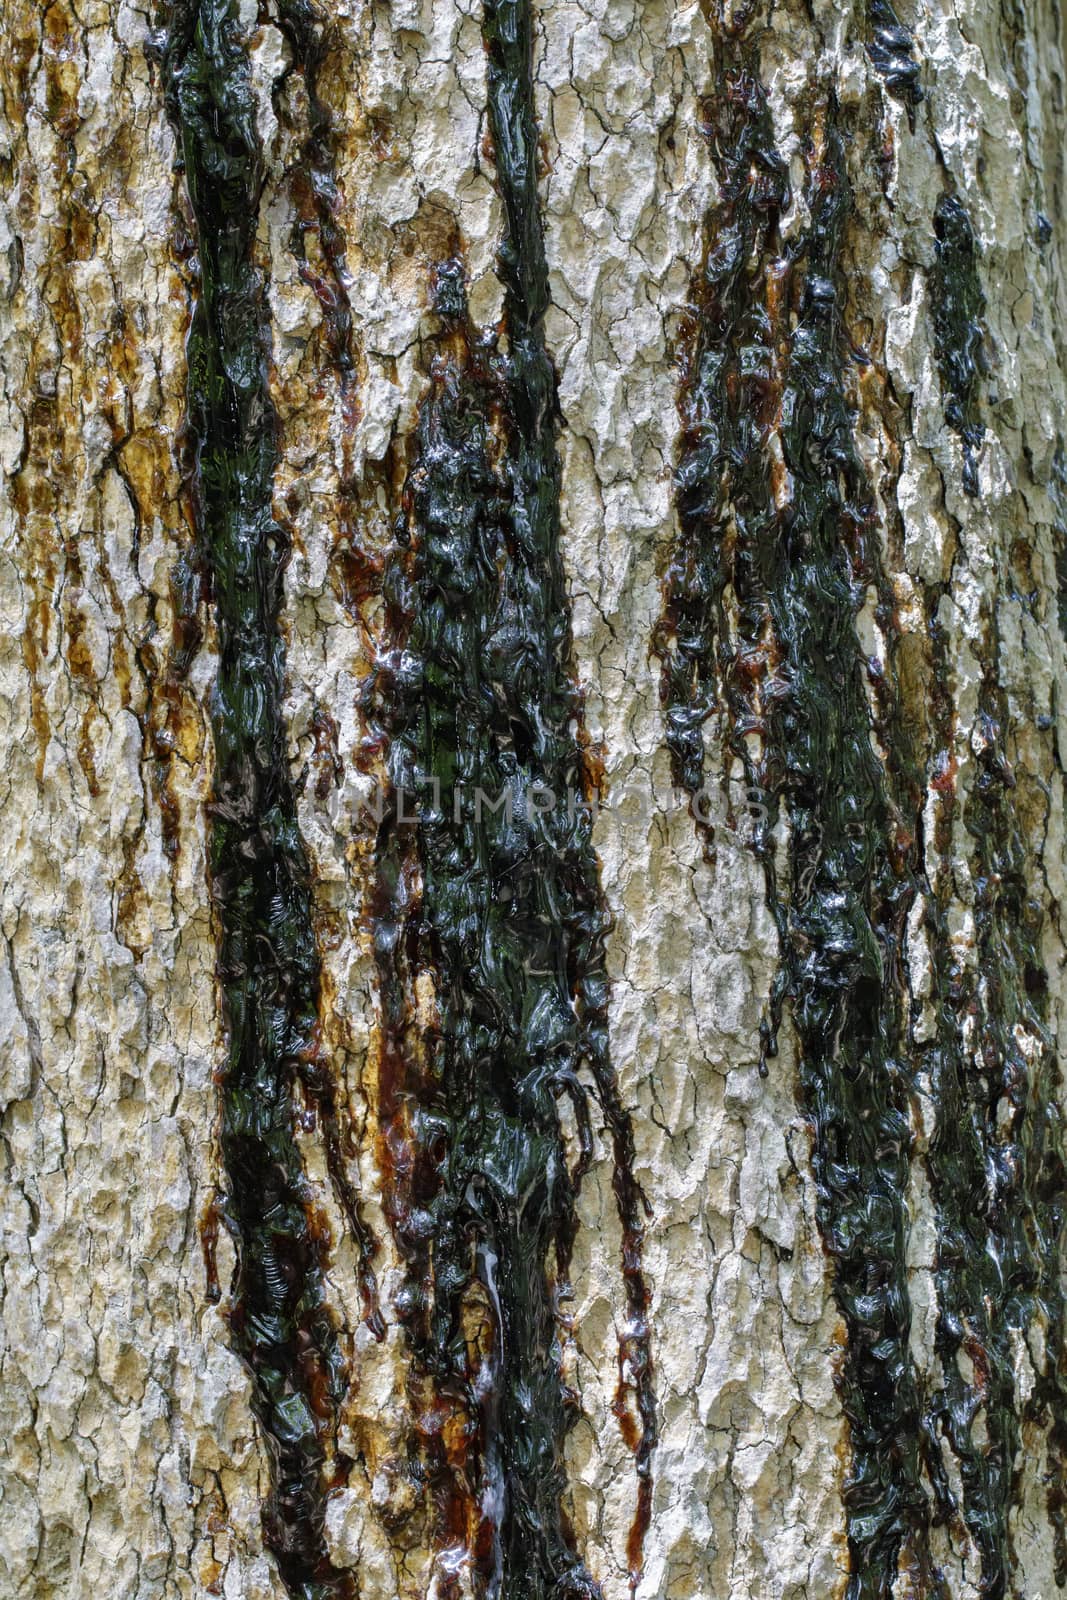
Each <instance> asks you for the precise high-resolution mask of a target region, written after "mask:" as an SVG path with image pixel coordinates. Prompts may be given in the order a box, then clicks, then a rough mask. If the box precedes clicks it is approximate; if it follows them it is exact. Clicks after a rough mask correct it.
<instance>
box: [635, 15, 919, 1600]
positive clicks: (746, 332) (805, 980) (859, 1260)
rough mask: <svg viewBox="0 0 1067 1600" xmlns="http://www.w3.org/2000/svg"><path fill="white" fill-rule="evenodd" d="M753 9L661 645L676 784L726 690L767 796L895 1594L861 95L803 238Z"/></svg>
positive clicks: (824, 1218)
mask: <svg viewBox="0 0 1067 1600" xmlns="http://www.w3.org/2000/svg"><path fill="white" fill-rule="evenodd" d="M745 20H746V21H747V19H745ZM744 25H745V24H744V22H742V23H741V24H740V26H737V27H731V26H728V25H726V24H725V23H724V22H723V21H722V20H721V19H720V20H718V21H717V22H716V23H715V30H716V35H717V48H718V51H719V63H718V65H719V71H718V80H717V87H718V89H719V94H718V98H717V102H716V105H715V107H713V108H712V116H713V121H712V126H711V127H710V128H709V130H708V131H709V133H711V135H712V138H713V141H714V149H715V152H716V160H717V170H718V176H719V183H720V199H719V202H718V204H717V206H716V208H715V209H714V210H713V212H712V213H711V215H710V217H709V220H708V226H707V232H706V247H705V258H704V261H703V263H702V268H701V271H700V273H699V275H698V277H697V280H696V282H695V284H694V291H693V299H694V308H695V309H694V316H693V321H692V325H691V327H690V329H689V332H688V337H687V346H688V349H687V363H688V364H687V372H686V377H685V381H684V383H683V388H682V393H681V407H680V408H681V415H682V423H683V434H682V444H681V450H680V456H679V462H678V472H677V497H678V498H677V505H678V517H679V529H680V536H679V540H678V545H677V547H676V549H675V551H674V553H673V555H672V558H671V563H670V567H669V570H668V574H667V578H666V583H665V605H664V615H663V618H662V621H661V623H660V625H659V629H658V633H657V648H658V650H659V653H660V655H661V659H662V661H663V677H662V690H663V699H664V706H665V716H666V724H667V743H668V746H669V748H670V750H671V754H672V758H673V765H674V769H675V777H676V780H680V781H681V782H682V783H683V784H684V785H685V787H686V788H687V789H688V790H689V791H690V792H693V793H695V792H696V790H697V789H698V788H699V786H700V784H701V783H702V782H703V774H704V769H705V756H704V725H705V723H706V722H707V721H708V719H709V718H710V717H711V716H712V715H713V714H714V713H715V712H716V711H717V710H719V704H720V698H721V710H722V715H723V725H724V733H725V738H726V742H727V763H726V765H727V768H729V765H730V763H731V761H732V760H736V761H739V762H740V763H741V765H742V766H743V768H744V770H745V774H746V781H747V784H748V786H749V788H750V789H753V790H756V791H757V792H759V793H760V794H761V796H762V797H763V799H764V803H765V804H766V806H767V810H768V815H769V819H770V820H769V823H768V825H767V826H765V827H762V828H759V829H757V832H756V839H755V848H756V850H757V853H758V854H759V856H760V858H761V860H762V862H763V866H764V870H765V874H766V878H767V893H768V902H769V904H770V906H771V909H772V911H773V913H774V916H775V919H776V922H777V927H778V932H779V938H780V943H781V966H780V970H779V974H778V977H777V980H776V982H775V985H774V987H773V989H772V993H771V996H770V1001H769V1006H768V1016H767V1020H766V1022H765V1024H764V1027H763V1035H764V1038H763V1050H764V1061H765V1062H766V1059H767V1058H768V1057H773V1055H774V1054H775V1051H776V1033H777V1028H778V1022H779V1015H780V1009H781V1005H782V1002H783V1000H784V999H785V998H788V999H789V1000H790V1002H791V1007H792V1019H793V1024H794V1027H795V1030H796V1034H797V1039H798V1043H799V1047H800V1049H799V1077H800V1100H801V1105H802V1107H803V1109H804V1111H805V1113H806V1114H807V1116H808V1117H809V1119H810V1121H811V1124H812V1128H813V1134H814V1140H813V1168H814V1175H815V1180H816V1185H817V1195H818V1201H817V1204H818V1217H819V1224H820V1228H821V1231H822V1236H823V1240H824V1245H825V1248H826V1250H827V1252H828V1254H829V1256H830V1257H831V1260H832V1262H833V1266H834V1287H835V1297H836V1300H837V1304H838V1306H839V1308H840V1311H841V1314H842V1317H843V1319H844V1322H845V1326H846V1330H847V1343H846V1348H845V1351H844V1354H843V1360H842V1365H841V1368H840V1372H839V1381H838V1387H839V1393H840V1396H841V1401H842V1405H843V1409H844V1411H845V1414H846V1417H847V1419H848V1423H849V1429H850V1437H851V1452H852V1466H851V1472H850V1475H849V1479H848V1482H847V1484H846V1487H845V1502H846V1513H847V1525H848V1536H849V1564H850V1579H849V1588H848V1594H849V1597H850V1600H874V1597H875V1596H887V1595H889V1594H890V1593H891V1592H892V1590H893V1586H894V1583H895V1581H896V1577H897V1574H898V1570H899V1568H900V1566H901V1564H902V1563H905V1564H907V1565H909V1566H911V1567H913V1569H914V1570H915V1571H916V1572H917V1573H918V1575H919V1581H920V1583H921V1584H922V1585H924V1586H926V1587H927V1588H928V1589H932V1590H933V1592H939V1591H940V1588H941V1579H940V1576H939V1575H938V1574H937V1573H936V1571H935V1570H934V1569H933V1568H932V1565H931V1562H930V1558H929V1554H928V1543H927V1528H928V1522H929V1500H928V1496H927V1492H926V1488H925V1486H924V1482H923V1470H924V1458H925V1456H926V1454H927V1451H926V1440H925V1435H924V1424H923V1416H922V1409H921V1405H920V1396H919V1388H918V1383H917V1379H916V1375H915V1372H914V1369H913V1366H912V1362H911V1358H910V1354H909V1335H910V1321H911V1312H910V1305H909V1297H908V1290H907V1280H906V1265H905V1231H906V1212H905V1203H904V1195H905V1193H906V1190H907V1183H908V1172H909V1167H910V1154H911V1134H910V1131H909V1123H908V1097H909V1092H910V1088H911V1084H910V1077H909V1072H908V1068H907V1065H906V1062H905V1059H904V1050H905V1044H906V1041H905V1032H904V1029H905V1018H904V1014H903V996H904V992H905V983H904V977H903V974H902V972H901V960H902V952H903V941H904V931H905V924H906V919H907V914H908V910H909V908H910V906H911V904H912V902H913V900H914V896H915V893H916V891H917V876H916V872H917V869H916V862H915V846H916V838H915V829H914V827H913V826H912V825H911V824H909V823H908V822H907V821H906V818H905V815H904V814H903V813H902V811H901V808H900V806H899V805H898V804H897V801H896V796H895V793H894V791H893V789H892V788H891V785H890V783H889V780H888V778H887V775H886V773H885V772H884V770H883V767H882V764H881V761H880V760H879V757H878V756H877V755H876V753H875V751H874V749H873V747H872V742H871V735H872V726H873V724H872V713H871V710H870V708H869V705H868V699H867V695H866V692H865V689H864V686H863V672H864V664H863V657H862V653H861V650H860V646H859V642H858V637H857V632H856V617H857V614H858V612H859V610H860V609H861V607H862V605H863V604H864V599H865V596H866V593H867V590H868V588H869V587H870V586H872V585H873V586H874V588H875V591H876V593H878V594H881V593H882V591H883V589H884V583H883V581H882V578H881V574H880V571H879V567H878V556H877V511H876V507H875V504H874V500H873V496H872V494H871V491H870V487H869V485H868V483H867V481H866V477H865V474H864V472H863V469H862V467H861V465H860V462H859V460H858V457H857V454H856V450H855V446H854V443H853V439H852V434H851V422H850V415H849V410H848V404H847V400H846V380H845V369H846V362H847V360H848V359H849V353H850V347H849V343H848V340H847V336H846V333H845V329H844V327H843V321H842V306H843V298H844V294H843V284H842V270H843V264H842V234H843V230H844V228H845V226H846V224H847V220H848V216H849V212H850V205H851V200H850V195H849V191H848V187H847V181H846V178H845V173H844V158H843V146H842V136H841V133H840V132H839V130H838V127H837V112H836V108H835V107H834V104H833V102H832V101H831V102H830V103H829V104H828V105H826V106H824V107H823V108H821V109H819V110H817V111H816V112H815V113H814V115H813V118H812V122H811V132H810V136H809V141H808V146H807V184H806V194H805V200H806V202H807V207H808V212H809V216H810V224H809V226H808V228H807V230H806V231H805V233H804V234H802V235H801V237H800V238H799V239H798V241H797V242H796V243H795V244H793V245H791V246H789V247H785V246H784V245H783V244H782V242H781V240H780V238H779V236H778V219H779V217H780V215H781V213H782V211H783V209H784V207H785V206H786V204H787V203H788V194H787V186H786V181H785V175H784V171H783V169H782V164H781V162H780V160H779V158H778V156H777V154H776V152H775V149H774V140H773V129H772V126H771V119H770V116H769V112H768V109H767V105H766V101H765V97H764V93H763V90H762V88H761V86H760V83H759V77H758V57H757V53H756V46H755V44H754V43H753V42H751V41H748V40H746V38H745V36H744V32H743V29H744ZM783 813H784V817H785V819H786V820H787V822H788V828H789V844H788V852H787V872H788V876H787V882H786V884H785V885H784V886H781V887H780V885H779V882H778V874H777V871H776V862H775V853H776V833H777V828H776V824H777V822H778V819H779V817H780V816H781V815H782V814H783ZM707 843H708V845H709V846H710V845H711V841H710V839H709V840H708V841H707Z"/></svg>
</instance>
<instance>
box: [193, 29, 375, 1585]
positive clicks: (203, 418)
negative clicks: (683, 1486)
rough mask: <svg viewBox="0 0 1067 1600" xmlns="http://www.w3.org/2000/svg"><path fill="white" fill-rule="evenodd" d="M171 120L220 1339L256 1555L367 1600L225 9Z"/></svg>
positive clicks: (259, 343) (263, 348)
mask: <svg viewBox="0 0 1067 1600" xmlns="http://www.w3.org/2000/svg"><path fill="white" fill-rule="evenodd" d="M164 74H165V82H166V91H167V104H168V110H169V113H170V116H171V118H172V121H173V123H174V127H175V130H176V133H177V137H178V142H179V148H180V152H181V158H182V163H183V166H184V170H185V176H186V183H187V185H188V190H189V196H190V200H191V202H192V208H193V213H194V216H195V220H196V229H197V238H198V249H199V263H200V292H199V296H198V299H197V303H196V306H195V310H194V313H193V319H192V325H191V327H190V331H189V341H188V363H189V399H188V412H189V415H188V428H189V434H190V444H191V477H190V482H189V491H190V497H191V500H192V505H193V515H194V521H195V527H196V533H197V539H198V544H199V549H198V552H197V555H198V565H199V566H200V568H201V569H202V571H203V572H204V574H205V577H206V582H207V585H208V588H209V590H210V593H211V595H212V596H213V598H214V604H215V618H216V623H217V628H218V650H219V667H218V677H217V679H216V682H215V685H214V689H213V693H212V701H211V721H212V732H213V736H214V743H215V778H214V793H213V797H212V802H211V841H210V871H211V886H212V893H213V896H214V902H215V908H216V914H217V919H218V928H219V954H218V969H217V970H218V978H219V983H220V986H221V991H222V1004H223V1014H224V1019H225V1024H226V1029H227V1035H228V1049H227V1056H226V1061H225V1064H224V1066H223V1068H222V1071H221V1074H220V1077H221V1095H222V1117H221V1149H222V1159H223V1167H224V1171H225V1177H226V1184H227V1190H228V1193H227V1196H226V1200H225V1206H224V1210H223V1216H224V1218H225V1220H226V1221H227V1223H228V1225H229V1227H230V1229H231V1231H232V1234H233V1237H234V1243H235V1247H236V1252H237V1265H236V1270H235V1280H234V1285H233V1295H232V1307H231V1312H230V1327H231V1335H232V1340H233V1344H234V1348H235V1349H236V1350H237V1351H238V1353H239V1354H240V1356H241V1357H242V1359H243V1360H244V1361H245V1363H246V1364H247V1366H248V1368H249V1371H250V1372H251V1374H252V1379H253V1396H254V1400H253V1403H254V1407H255V1412H256V1416H257V1418H258V1420H259V1423H260V1425H261V1428H262V1431H263V1436H264V1439H265V1441H266V1443H267V1446H268V1449H269V1453H270V1458H271V1491H270V1496H269V1500H268V1502H267V1505H266V1507H265V1511H264V1533H265V1540H266V1543H267V1546H268V1548H269V1549H270V1550H271V1551H272V1552H273V1554H274V1556H275V1559H276V1560H277V1563H278V1567H279V1570H280V1572H281V1575H282V1577H283V1579H284V1581H285V1585H286V1588H287V1589H288V1591H289V1593H290V1594H291V1595H293V1596H294V1597H299V1600H327V1597H341V1596H350V1595H353V1594H354V1593H355V1588H354V1584H353V1581H352V1580H351V1578H350V1577H349V1576H347V1575H344V1574H339V1573H337V1572H335V1570H334V1569H333V1568H332V1567H331V1566H330V1563H329V1560H328V1557H327V1552H326V1546H325V1541H324V1536H323V1519H324V1512H325V1490H326V1483H325V1467H326V1460H327V1451H328V1448H329V1445H330V1429H331V1424H332V1423H333V1421H334V1419H335V1417H336V1411H337V1406H338V1403H339V1400H340V1397H341V1395H342V1393H343V1388H344V1378H345V1374H344V1364H343V1361H342V1358H341V1352H340V1349H339V1345H338V1337H337V1332H336V1328H335V1324H334V1321H333V1318H332V1316H331V1313H330V1311H329V1308H328V1306H327V1304H326V1296H325V1282H324V1261H325V1239H324V1230H323V1228H322V1225H321V1224H320V1223H319V1222H318V1220H317V1218H316V1213H315V1209H314V1206H313V1203H312V1198H311V1194H310V1191H309V1186H308V1183H307V1181H306V1178H305V1176H304V1172H303V1169H302V1165H301V1159H300V1152H299V1149H298V1146H297V1142H296V1139H295V1136H294V1112H295V1107H294V1090H295V1086H296V1083H297V1080H298V1079H301V1080H304V1081H305V1082H306V1083H307V1084H308V1086H309V1089H311V1090H314V1087H315V1085H316V1082H317V1080H318V1079H319V1077H321V1076H322V1075H323V1073H324V1068H323V1066H322V1063H321V1061H320V1059H319V1057H320V1046H319V1042H318V1035H319V1023H318V1015H317V1011H318V989H319V966H318V955H317V950H316V945H315V938H314V932H313V927H312V914H311V898H310V891H309V884H308V869H307V861H306V857H305V853H304V848H303V845H302V842H301V839H300V835H299V832H298V829H297V823H296V812H295V805H294V799H293V791H292V785H291V782H290V778H289V768H288V762H287V756H286V737H285V725H284V722H283V718H282V712H281V699H282V692H283V675H284V654H283V649H282V642H281V638H280V636H279V632H278V613H279V608H280V605H281V600H282V583H283V577H284V572H285V565H286V559H287V555H288V541H287V539H286V536H285V533H284V532H283V530H282V529H281V527H279V525H278V524H277V523H276V522H275V520H274V517H273V514H272V505H271V491H272V477H273V467H274V461H275V439H274V430H275V424H274V416H273V413H272V410H271V406H270V401H269V396H268V390H267V375H266V358H267V350H268V340H269V329H268V325H267V313H266V307H265V303H264V295H263V288H262V283H261V280H260V275H259V273H258V271H257V269H256V266H255V264H254V261H253V245H254V240H255V233H256V225H257V219H258V216H259V200H260V193H261V189H262V183H263V171H262V163H261V156H260V150H259V144H258V139H257V136H256V129H255V98H254V94H253V89H252V82H251V73H250V68H249V62H248V58H247V55H246V52H245V50H244V47H243V44H242V39H241V32H240V28H239V24H238V21H237V14H236V8H235V7H234V6H233V5H232V4H231V3H230V0H180V3H177V4H174V5H172V6H171V7H170V9H169V13H168V32H167V39H166V48H165V53H164Z"/></svg>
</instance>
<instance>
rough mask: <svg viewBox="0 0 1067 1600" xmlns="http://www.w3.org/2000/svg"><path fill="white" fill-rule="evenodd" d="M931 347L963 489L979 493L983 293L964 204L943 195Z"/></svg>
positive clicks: (975, 246)
mask: <svg viewBox="0 0 1067 1600" xmlns="http://www.w3.org/2000/svg"><path fill="white" fill-rule="evenodd" d="M934 236H935V241H936V242H935V246H934V251H935V255H934V267H933V272H932V274H931V279H930V294H931V298H932V301H933V320H934V351H935V354H936V356H937V362H938V367H939V369H940V372H941V383H942V386H943V388H944V391H945V420H946V422H947V423H948V424H949V426H950V427H951V428H952V429H954V431H955V432H956V433H958V434H959V437H960V439H961V441H962V444H963V487H964V490H965V491H966V493H967V494H969V495H977V493H978V462H977V459H976V454H977V451H978V450H979V449H980V447H981V444H982V440H983V438H984V436H985V428H984V427H983V425H982V421H981V417H980V415H979V410H978V379H979V361H980V357H981V348H982V317H983V314H984V312H985V296H984V295H983V293H982V286H981V283H980V281H979V277H978V241H977V239H976V238H975V236H974V229H973V227H972V226H971V219H970V217H969V216H968V215H967V211H966V208H965V207H964V205H963V204H962V202H961V201H960V200H958V199H957V198H956V196H955V195H942V197H941V199H940V200H939V201H938V202H937V208H936V210H935V212H934Z"/></svg>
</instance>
